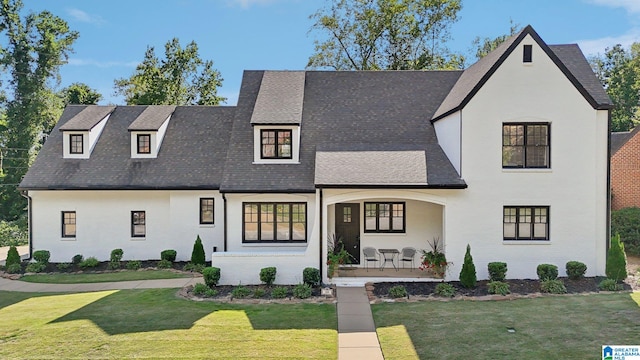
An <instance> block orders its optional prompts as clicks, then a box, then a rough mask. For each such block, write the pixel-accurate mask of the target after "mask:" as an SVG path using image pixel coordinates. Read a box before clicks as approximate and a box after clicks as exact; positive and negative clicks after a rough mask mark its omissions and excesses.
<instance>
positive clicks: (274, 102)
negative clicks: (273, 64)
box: [251, 71, 305, 125]
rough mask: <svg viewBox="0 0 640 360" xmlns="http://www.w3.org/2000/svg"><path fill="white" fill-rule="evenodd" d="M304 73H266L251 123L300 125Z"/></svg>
mask: <svg viewBox="0 0 640 360" xmlns="http://www.w3.org/2000/svg"><path fill="white" fill-rule="evenodd" d="M304 78H305V73H304V71H265V72H264V75H263V76H262V82H261V84H260V92H259V93H258V98H257V99H256V104H255V107H254V109H253V114H252V116H251V123H252V124H255V125H261V124H300V121H301V120H302V99H303V96H304Z"/></svg>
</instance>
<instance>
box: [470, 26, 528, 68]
mask: <svg viewBox="0 0 640 360" xmlns="http://www.w3.org/2000/svg"><path fill="white" fill-rule="evenodd" d="M509 24H510V26H509V33H508V34H503V35H500V36H497V37H495V38H493V39H492V38H488V37H486V38H484V39H482V38H480V36H477V37H476V38H475V39H473V42H472V46H473V47H474V48H475V52H476V53H475V56H476V59H477V60H480V59H482V58H483V57H485V56H487V54H489V53H490V52H492V51H493V50H495V49H496V48H497V47H498V46H500V44H502V43H503V42H505V41H506V40H507V39H508V38H510V37H511V36H513V35H515V34H517V33H519V32H520V30H522V27H521V26H520V24H516V23H514V22H513V20H510V21H509Z"/></svg>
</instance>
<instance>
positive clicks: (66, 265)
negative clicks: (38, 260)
mask: <svg viewBox="0 0 640 360" xmlns="http://www.w3.org/2000/svg"><path fill="white" fill-rule="evenodd" d="M71 265H73V264H71V263H58V265H56V267H57V268H58V270H60V271H64V270H67V269H69V268H70V267H71Z"/></svg>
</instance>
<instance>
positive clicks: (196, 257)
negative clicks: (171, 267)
mask: <svg viewBox="0 0 640 360" xmlns="http://www.w3.org/2000/svg"><path fill="white" fill-rule="evenodd" d="M204 262H205V257H204V247H203V246H202V240H200V235H198V237H197V238H196V243H195V244H193V251H192V252H191V263H192V264H194V265H204Z"/></svg>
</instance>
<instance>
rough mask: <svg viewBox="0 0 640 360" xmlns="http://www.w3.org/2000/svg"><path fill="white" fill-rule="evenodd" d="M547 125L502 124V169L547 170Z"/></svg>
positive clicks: (548, 148)
mask: <svg viewBox="0 0 640 360" xmlns="http://www.w3.org/2000/svg"><path fill="white" fill-rule="evenodd" d="M549 135H550V134H549V124H503V125H502V167H503V168H549V167H550V164H549V163H550V161H549V159H550V156H549V153H550V141H549V138H550V136H549Z"/></svg>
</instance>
